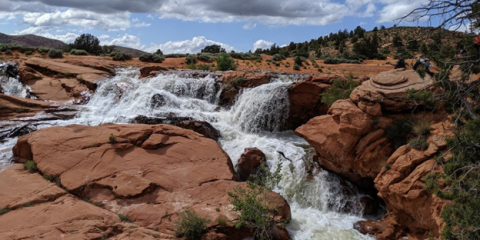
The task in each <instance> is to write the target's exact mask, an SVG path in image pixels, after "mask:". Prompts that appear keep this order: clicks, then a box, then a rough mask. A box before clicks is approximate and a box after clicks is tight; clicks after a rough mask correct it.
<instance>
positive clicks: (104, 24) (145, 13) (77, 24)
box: [0, 0, 428, 53]
mask: <svg viewBox="0 0 480 240" xmlns="http://www.w3.org/2000/svg"><path fill="white" fill-rule="evenodd" d="M427 2H428V0H342V1H340V0H283V1H278V0H136V1H133V0H37V1H34V0H0V32H2V33H6V34H11V35H22V34H36V35H41V36H45V37H49V38H54V39H58V40H61V41H64V42H66V43H70V42H72V41H73V40H74V39H75V38H76V37H77V36H79V35H80V34H82V33H90V34H93V35H95V36H96V37H98V38H99V39H100V41H101V44H102V45H103V44H107V45H111V44H114V45H121V46H127V47H132V48H137V49H140V50H144V51H147V52H153V51H155V50H156V49H158V48H160V49H161V50H162V51H163V52H164V53H174V52H181V53H187V52H190V53H196V52H199V51H200V49H202V48H203V47H205V46H207V45H211V44H220V45H222V46H223V47H224V48H225V49H227V50H228V51H230V50H235V51H243V52H247V51H249V50H254V49H256V48H258V47H260V48H268V47H270V46H271V45H272V44H273V43H276V44H277V45H278V46H281V45H284V44H288V43H290V42H291V41H293V42H303V41H310V39H312V38H318V37H319V36H323V35H326V34H329V33H331V32H337V31H338V30H340V29H342V30H343V29H348V30H353V29H354V28H355V27H356V26H358V25H360V26H362V27H363V28H365V29H366V30H371V29H373V28H374V27H375V26H378V27H379V26H381V25H384V26H385V27H390V26H392V25H393V24H395V23H396V22H395V20H396V19H398V18H399V17H401V16H404V15H405V14H407V13H409V12H410V11H411V10H413V9H414V8H416V7H419V6H420V4H422V3H427ZM417 24H425V23H416V22H415V23H411V22H410V23H409V22H401V23H400V24H399V25H417Z"/></svg>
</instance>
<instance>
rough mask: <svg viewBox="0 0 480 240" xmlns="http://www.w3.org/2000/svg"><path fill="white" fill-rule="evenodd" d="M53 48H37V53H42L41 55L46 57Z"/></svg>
mask: <svg viewBox="0 0 480 240" xmlns="http://www.w3.org/2000/svg"><path fill="white" fill-rule="evenodd" d="M50 49H51V48H47V47H39V48H37V52H38V53H40V54H41V55H46V54H48V51H50Z"/></svg>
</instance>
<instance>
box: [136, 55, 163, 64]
mask: <svg viewBox="0 0 480 240" xmlns="http://www.w3.org/2000/svg"><path fill="white" fill-rule="evenodd" d="M138 59H139V60H140V61H142V62H153V63H161V62H163V60H165V57H164V56H163V55H160V54H156V53H154V54H143V55H141V56H140V57H138Z"/></svg>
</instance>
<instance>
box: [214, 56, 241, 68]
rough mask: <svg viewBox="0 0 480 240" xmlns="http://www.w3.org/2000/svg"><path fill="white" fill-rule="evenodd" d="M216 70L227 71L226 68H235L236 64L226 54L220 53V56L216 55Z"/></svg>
mask: <svg viewBox="0 0 480 240" xmlns="http://www.w3.org/2000/svg"><path fill="white" fill-rule="evenodd" d="M216 61H217V70H219V71H228V70H235V69H237V66H236V65H235V61H234V60H233V58H231V57H230V56H228V54H226V53H221V54H220V56H218V57H217V59H216Z"/></svg>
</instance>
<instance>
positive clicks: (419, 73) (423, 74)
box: [415, 67, 427, 79]
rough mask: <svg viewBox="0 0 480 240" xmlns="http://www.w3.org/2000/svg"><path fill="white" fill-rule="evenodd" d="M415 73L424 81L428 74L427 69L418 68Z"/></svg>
mask: <svg viewBox="0 0 480 240" xmlns="http://www.w3.org/2000/svg"><path fill="white" fill-rule="evenodd" d="M415 71H416V72H417V74H418V76H420V77H421V78H422V79H424V78H425V75H426V74H427V72H425V69H424V68H422V67H419V68H417V70H415Z"/></svg>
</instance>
